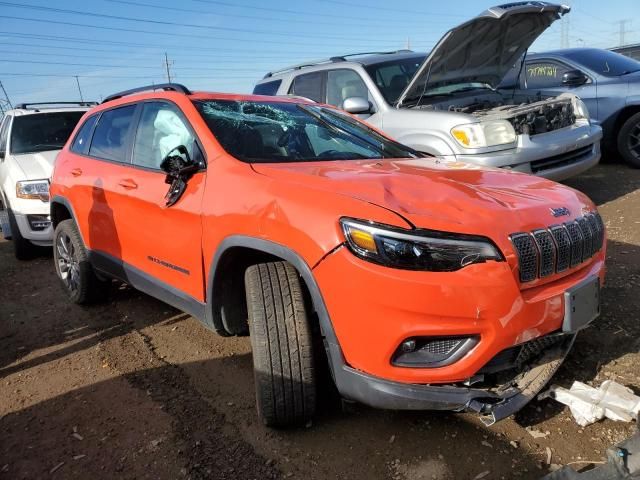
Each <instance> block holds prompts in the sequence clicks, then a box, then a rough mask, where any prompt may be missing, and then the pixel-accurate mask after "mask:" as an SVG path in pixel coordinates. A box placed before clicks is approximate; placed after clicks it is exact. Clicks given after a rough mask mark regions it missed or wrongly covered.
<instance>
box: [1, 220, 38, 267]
mask: <svg viewBox="0 0 640 480" xmlns="http://www.w3.org/2000/svg"><path fill="white" fill-rule="evenodd" d="M7 216H8V217H9V228H10V229H11V240H12V241H13V251H14V253H15V255H16V258H17V259H18V260H31V259H32V258H34V257H35V256H36V253H37V252H38V247H36V246H35V245H34V244H33V243H31V242H30V241H29V240H27V239H26V238H24V237H23V236H22V234H21V233H20V229H19V228H18V222H16V217H15V215H14V214H13V212H12V211H11V210H10V209H7Z"/></svg>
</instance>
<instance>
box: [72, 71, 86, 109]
mask: <svg viewBox="0 0 640 480" xmlns="http://www.w3.org/2000/svg"><path fill="white" fill-rule="evenodd" d="M74 77H76V84H77V85H78V93H79V94H80V103H84V98H82V89H81V88H80V80H78V75H74Z"/></svg>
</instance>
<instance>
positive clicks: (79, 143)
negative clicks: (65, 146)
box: [71, 115, 98, 154]
mask: <svg viewBox="0 0 640 480" xmlns="http://www.w3.org/2000/svg"><path fill="white" fill-rule="evenodd" d="M97 119H98V115H92V116H90V117H89V118H87V119H86V120H85V122H84V123H83V124H82V127H80V130H79V131H78V134H77V135H76V138H74V139H73V143H72V144H71V151H72V152H75V153H82V154H86V153H87V151H88V150H89V144H90V143H91V132H93V126H94V125H95V124H96V120H97Z"/></svg>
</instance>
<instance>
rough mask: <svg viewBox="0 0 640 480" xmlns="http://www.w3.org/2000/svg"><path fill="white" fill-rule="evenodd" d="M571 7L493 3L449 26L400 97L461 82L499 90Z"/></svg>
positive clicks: (402, 99)
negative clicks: (466, 18) (493, 5)
mask: <svg viewBox="0 0 640 480" xmlns="http://www.w3.org/2000/svg"><path fill="white" fill-rule="evenodd" d="M569 10H570V7H567V6H564V5H555V4H551V3H547V2H516V3H510V4H507V5H501V6H498V7H493V8H490V9H488V10H486V11H485V12H483V13H481V14H480V15H478V16H477V17H475V18H473V19H472V20H469V21H468V22H466V23H463V24H462V25H460V26H458V27H456V28H453V29H451V30H449V31H448V32H447V33H446V34H445V35H444V36H443V37H442V39H441V40H440V41H439V42H438V44H437V45H436V46H435V47H434V49H433V50H432V51H431V53H430V54H429V56H428V57H427V58H426V60H425V61H424V63H423V64H422V65H421V66H420V68H419V69H418V71H417V72H416V74H415V75H414V77H413V78H412V80H411V81H410V82H409V85H407V88H406V89H405V90H404V91H403V92H402V94H401V95H400V97H399V99H398V102H397V104H398V106H402V105H403V104H406V103H410V101H411V99H413V98H416V97H419V96H420V94H421V93H422V92H424V91H425V90H429V89H432V88H438V87H444V86H447V85H452V84H458V83H470V82H480V83H486V84H488V85H491V86H492V87H493V88H496V87H497V86H498V85H499V84H500V82H501V81H502V79H503V78H504V76H505V75H506V74H507V72H509V70H510V69H511V68H512V67H513V66H514V64H515V63H516V62H517V61H518V59H519V58H520V57H521V56H522V54H523V53H524V52H525V51H526V50H527V49H528V48H529V47H530V46H531V44H532V43H533V42H534V41H535V40H536V38H538V37H539V36H540V34H542V32H544V31H545V30H546V29H547V28H548V27H549V26H550V25H551V24H552V23H553V22H555V21H556V20H557V19H559V18H560V16H561V15H564V14H565V13H567V12H569Z"/></svg>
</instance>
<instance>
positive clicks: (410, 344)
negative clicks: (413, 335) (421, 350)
mask: <svg viewBox="0 0 640 480" xmlns="http://www.w3.org/2000/svg"><path fill="white" fill-rule="evenodd" d="M400 348H401V349H402V351H403V352H404V353H409V352H413V351H414V350H415V349H416V341H415V340H405V341H404V342H402V345H401V346H400Z"/></svg>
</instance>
